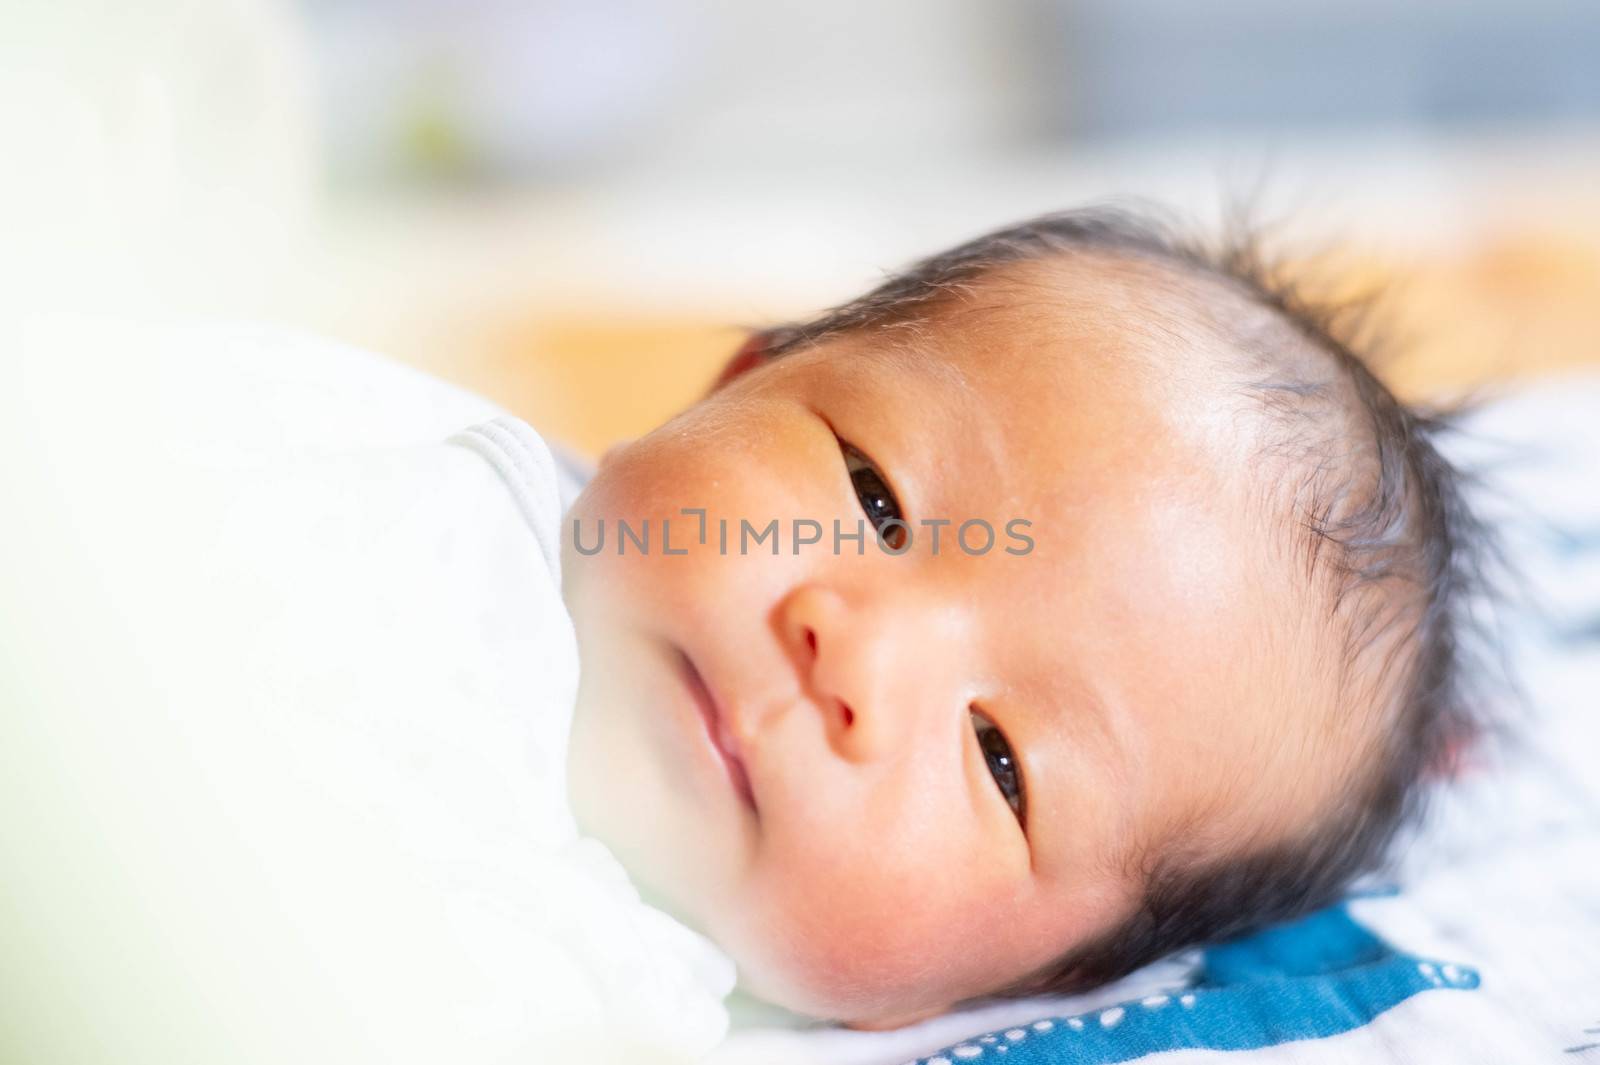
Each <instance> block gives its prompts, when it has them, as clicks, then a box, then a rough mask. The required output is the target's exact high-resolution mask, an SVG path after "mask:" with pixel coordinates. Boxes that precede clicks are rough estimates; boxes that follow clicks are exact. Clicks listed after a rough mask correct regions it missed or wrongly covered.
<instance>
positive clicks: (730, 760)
mask: <svg viewBox="0 0 1600 1065" xmlns="http://www.w3.org/2000/svg"><path fill="white" fill-rule="evenodd" d="M678 662H679V665H680V667H681V669H682V671H683V676H684V681H685V683H686V684H687V685H688V687H689V691H690V692H691V693H692V694H693V695H694V700H695V705H696V706H698V707H699V708H700V718H701V720H702V721H703V722H704V723H705V727H706V735H707V736H708V737H709V738H710V740H711V746H712V747H714V748H715V749H716V752H717V754H718V756H720V757H721V759H722V764H723V767H724V768H725V769H726V770H727V771H728V779H729V780H730V781H731V782H732V784H733V790H734V791H736V792H738V793H739V797H740V798H741V799H743V800H744V802H745V804H746V805H747V806H749V807H750V809H751V810H755V809H756V799H755V793H754V792H753V791H752V789H751V787H750V775H749V773H748V772H746V771H745V767H744V762H743V761H742V760H741V759H740V757H739V743H738V740H737V739H735V737H734V735H733V730H732V729H730V728H729V727H728V722H727V719H726V717H725V716H724V715H723V713H722V709H721V707H720V706H719V705H718V703H717V699H716V696H715V695H713V694H712V692H711V688H710V687H709V686H708V685H707V684H706V681H705V678H704V677H703V676H701V674H700V671H699V670H698V669H696V668H695V664H694V660H693V659H691V658H690V657H689V655H688V654H687V653H686V652H685V651H683V650H682V649H679V651H678Z"/></svg>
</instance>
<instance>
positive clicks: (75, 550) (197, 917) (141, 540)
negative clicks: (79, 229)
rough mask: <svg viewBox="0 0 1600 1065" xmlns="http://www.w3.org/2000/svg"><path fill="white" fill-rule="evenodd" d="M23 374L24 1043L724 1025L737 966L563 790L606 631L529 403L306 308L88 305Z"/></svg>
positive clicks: (14, 807) (10, 1004)
mask: <svg viewBox="0 0 1600 1065" xmlns="http://www.w3.org/2000/svg"><path fill="white" fill-rule="evenodd" d="M17 365H18V366H19V369H20V373H21V376H20V379H19V380H15V381H12V382H8V384H10V385H11V386H12V387H9V388H8V389H7V396H8V401H9V402H11V403H12V404H13V406H14V408H15V409H12V410H8V411H4V412H3V413H4V414H5V419H4V421H5V427H4V429H3V430H0V431H3V432H4V433H5V441H4V442H5V454H6V460H5V462H4V465H3V466H0V473H3V478H0V485H3V487H4V490H5V493H6V498H7V499H8V500H10V501H11V504H12V509H11V514H12V520H11V521H10V522H8V527H7V531H6V543H5V546H4V551H3V555H4V558H3V560H0V582H3V583H0V589H3V591H4V593H5V601H6V602H7V604H8V606H7V611H6V618H5V626H6V631H5V633H4V636H5V640H4V643H5V647H6V652H5V653H6V655H7V662H6V666H7V669H6V670H5V671H4V675H5V677H6V680H5V683H6V684H7V686H8V688H9V690H8V691H6V692H5V695H6V713H5V715H4V719H3V721H0V750H3V751H4V758H5V759H6V764H5V766H4V769H5V772H4V773H3V774H0V776H3V778H4V779H3V780H0V831H3V835H0V842H3V852H0V853H3V860H4V862H5V869H4V877H3V882H4V884H5V898H6V905H5V906H4V907H3V908H0V943H5V944H8V945H7V946H6V947H5V948H4V950H3V954H4V956H5V960H4V963H3V964H4V965H5V967H6V970H7V971H6V975H5V978H4V979H3V981H0V984H3V986H4V987H5V993H4V996H3V997H4V998H5V1000H6V1004H5V1005H4V1006H0V1020H4V1021H6V1022H7V1023H0V1040H6V1041H8V1042H9V1043H10V1044H11V1045H7V1046H5V1047H3V1048H0V1059H3V1060H6V1061H24V1060H27V1061H66V1060H73V1061H106V1062H117V1063H119V1065H123V1063H128V1062H144V1061H149V1062H162V1063H163V1065H166V1063H171V1062H178V1061H197V1062H200V1061H206V1062H220V1061H227V1062H230V1063H236V1062H245V1061H257V1060H259V1061H274V1062H286V1061H296V1062H304V1061H328V1062H339V1063H341V1065H353V1063H357V1062H385V1063H389V1062H409V1061H416V1062H429V1063H431V1065H436V1063H439V1062H511V1061H517V1062H532V1061H557V1060H571V1061H578V1062H591V1061H610V1060H645V1061H658V1060H661V1061H674V1060H685V1061H687V1060H693V1059H695V1058H697V1057H698V1056H699V1055H701V1054H702V1053H704V1052H705V1051H706V1050H708V1049H709V1048H710V1047H711V1046H713V1045H714V1044H715V1043H716V1042H717V1041H718V1040H719V1039H720V1038H721V1036H722V1033H723V1031H724V1029H725V1026H726V1014H725V1011H724V1009H723V1006H722V1001H721V1000H722V996H723V995H724V994H726V992H727V991H728V990H729V988H730V987H731V985H732V982H733V971H732V966H731V963H730V962H729V961H728V960H727V959H726V958H725V957H724V956H723V955H721V953H720V952H718V951H717V950H715V948H713V947H712V946H711V945H710V944H709V943H707V942H706V941H705V940H703V939H701V938H700V937H699V936H697V935H695V934H694V933H692V932H690V931H689V930H688V929H686V928H684V927H682V926H681V925H678V924H677V923H676V922H674V921H672V920H671V919H670V918H668V917H667V916H665V915H664V914H662V913H660V912H658V911H655V910H653V909H651V908H649V907H647V906H645V905H643V904H642V903H641V902H640V901H639V899H638V896H637V894H636V892H635V891H634V889H633V888H632V887H631V885H630V884H629V882H628V880H627V877H626V876H625V875H624V873H623V871H622V869H621V867H620V866H619V865H618V864H617V863H616V862H615V860H614V859H613V858H612V857H611V856H610V854H609V853H608V852H607V851H606V850H605V849H604V848H603V847H601V846H600V845H599V844H597V843H595V842H594V841H592V840H583V839H580V837H579V835H578V833H577V831H576V829H575V827H574V825H573V822H572V819H571V817H570V814H569V812H568V810H567V806H566V797H565V796H566V787H565V768H564V763H565V750H566V739H567V728H568V718H569V715H570V712H571V706H572V700H573V695H574V691H575V686H576V681H577V654H576V647H575V643H574V637H573V632H572V628H571V625H570V622H569V620H568V618H567V616H566V614H565V611H564V609H563V607H562V605H561V601H560V598H559V576H558V569H557V565H558V559H559V551H558V544H559V540H558V521H559V515H560V500H559V498H558V491H557V480H556V472H555V468H554V465H553V463H552V461H551V458H550V455H549V452H548V451H547V450H546V448H545V446H544V444H543V443H542V442H541V441H540V440H539V438H538V437H537V436H536V435H534V433H533V432H532V430H531V429H529V428H528V427H526V426H525V425H522V424H521V423H520V422H517V421H515V420H514V419H511V418H508V417H505V416H504V415H503V414H502V413H501V412H499V411H497V410H495V409H494V408H493V407H492V406H490V405H489V404H487V403H485V402H483V401H481V400H478V399H476V398H474V397H471V396H468V395H465V394H463V393H460V392H457V391H455V390H454V389H450V388H448V387H446V386H443V385H441V384H439V383H438V382H435V381H432V380H430V379H428V378H425V377H423V376H422V375H420V374H415V373H412V372H410V371H408V370H405V369H403V368H401V367H399V366H396V365H394V364H391V363H388V362H386V361H383V360H380V359H377V358H374V357H370V356H366V355H364V354H362V353H359V352H355V351H351V350H349V349H346V348H343V347H340V346H338V345H332V344H327V343H322V342H316V341H311V340H307V339H303V338H297V337H292V336H286V335H285V334H282V333H278V332H272V331H259V330H249V329H240V328H237V327H226V328H223V327H187V328H182V329H170V328H159V327H139V326H134V325H130V324H129V323H126V322H101V323H97V324H96V323H82V322H78V323H60V322H58V323H54V324H52V325H51V326H49V327H45V328H39V329H36V330H35V331H33V332H32V333H30V334H29V335H28V336H27V338H26V339H25V349H24V351H23V359H22V360H21V361H20V363H18V364H17ZM472 425H477V426H478V427H477V428H474V429H471V430H469V431H466V432H462V430H463V428H464V427H467V426H472ZM8 1014H9V1016H8Z"/></svg>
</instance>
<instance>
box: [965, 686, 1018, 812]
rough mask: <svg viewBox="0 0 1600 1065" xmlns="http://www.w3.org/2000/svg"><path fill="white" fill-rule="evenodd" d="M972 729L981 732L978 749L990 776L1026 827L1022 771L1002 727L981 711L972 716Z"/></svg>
mask: <svg viewBox="0 0 1600 1065" xmlns="http://www.w3.org/2000/svg"><path fill="white" fill-rule="evenodd" d="M972 727H973V728H975V729H977V731H978V747H979V748H980V749H981V750H982V751H983V760H984V762H985V763H986V764H987V765H988V767H989V775H990V776H992V777H994V782H995V785H996V786H997V787H999V789H1000V794H1001V795H1002V796H1004V797H1005V800H1006V804H1007V805H1008V806H1010V807H1011V812H1012V813H1014V814H1016V815H1017V821H1018V823H1020V824H1026V821H1024V819H1023V814H1024V811H1025V807H1024V805H1023V801H1022V799H1023V796H1022V767H1021V766H1019V765H1018V764H1017V756H1016V752H1014V751H1013V750H1012V749H1011V742H1010V741H1009V740H1007V739H1006V737H1005V733H1003V732H1001V731H1000V728H999V726H998V725H996V724H995V723H994V722H993V721H990V720H989V719H988V718H987V717H984V716H983V715H982V714H980V713H978V712H977V711H973V712H972Z"/></svg>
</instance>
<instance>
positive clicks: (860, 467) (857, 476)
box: [839, 440, 906, 551]
mask: <svg viewBox="0 0 1600 1065" xmlns="http://www.w3.org/2000/svg"><path fill="white" fill-rule="evenodd" d="M839 450H840V451H842V452H843V453H844V468H845V470H846V471H848V472H849V474H850V484H851V486H852V487H854V488H855V490H856V500H857V501H858V502H859V503H860V504H861V512H862V513H863V514H865V515H866V516H867V521H868V522H870V523H871V524H872V527H873V529H874V530H876V531H877V533H878V535H879V536H880V537H882V539H883V542H884V543H885V544H887V545H888V546H890V547H891V548H894V549H895V550H897V551H898V550H899V549H900V548H901V547H902V546H903V545H904V544H905V542H906V525H905V520H906V518H905V514H904V513H902V512H901V510H900V501H899V500H897V499H896V498H895V497H894V491H893V490H892V489H891V488H890V487H889V485H888V483H887V482H886V481H885V480H884V479H883V474H882V473H880V472H879V471H878V467H877V465H876V464H875V463H873V461H872V460H871V459H870V458H868V457H867V456H866V455H865V454H864V453H862V451H861V450H860V449H859V448H857V447H856V446H855V445H854V444H848V443H845V442H844V441H843V440H840V441H839ZM890 522H896V523H898V524H894V525H890V524H889V523H890ZM886 526H887V531H886V529H885V527H886Z"/></svg>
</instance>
